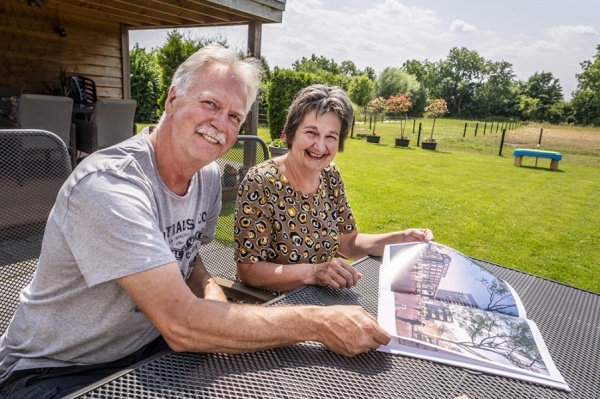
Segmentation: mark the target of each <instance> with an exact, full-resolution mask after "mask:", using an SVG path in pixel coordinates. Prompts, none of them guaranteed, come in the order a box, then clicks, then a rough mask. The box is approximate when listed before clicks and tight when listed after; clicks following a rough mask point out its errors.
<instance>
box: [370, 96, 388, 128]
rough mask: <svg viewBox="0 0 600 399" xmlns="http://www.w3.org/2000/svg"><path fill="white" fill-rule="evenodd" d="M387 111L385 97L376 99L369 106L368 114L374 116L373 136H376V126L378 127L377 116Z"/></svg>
mask: <svg viewBox="0 0 600 399" xmlns="http://www.w3.org/2000/svg"><path fill="white" fill-rule="evenodd" d="M386 110H387V102H386V100H385V99H384V98H383V97H377V98H374V99H372V100H371V101H369V104H367V113H368V114H371V115H373V120H374V122H373V134H375V126H377V116H378V115H379V114H382V113H384V112H385V111H386Z"/></svg>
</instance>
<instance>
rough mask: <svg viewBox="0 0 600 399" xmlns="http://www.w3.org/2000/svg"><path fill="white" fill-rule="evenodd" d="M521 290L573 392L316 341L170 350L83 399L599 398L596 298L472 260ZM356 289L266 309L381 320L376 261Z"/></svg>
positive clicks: (309, 293) (320, 292)
mask: <svg viewBox="0 0 600 399" xmlns="http://www.w3.org/2000/svg"><path fill="white" fill-rule="evenodd" d="M476 262H477V263H479V264H481V265H482V266H484V267H485V268H487V269H488V270H490V271H491V272H492V273H494V274H496V275H497V276H498V277H500V278H502V279H504V280H506V281H507V282H509V283H510V284H511V285H512V286H513V287H514V289H515V290H516V291H517V292H518V293H519V296H520V297H521V299H522V301H523V303H524V305H525V308H526V310H527V311H528V317H529V318H530V319H532V320H534V321H535V322H536V324H537V325H538V326H539V328H540V330H541V332H542V336H543V337H544V340H545V342H546V344H547V346H548V348H549V351H550V353H551V355H552V357H553V359H554V361H555V363H556V365H557V367H558V369H559V370H560V371H561V373H562V374H563V376H564V377H565V379H566V380H567V382H568V384H569V385H570V387H571V389H572V390H573V391H572V392H571V393H567V392H563V391H559V390H556V389H552V388H547V387H542V386H538V385H535V384H531V383H527V382H523V381H518V380H513V379H510V378H504V377H499V376H494V375H488V374H479V373H474V372H471V371H468V370H465V369H461V368H456V367H450V366H446V365H442V364H438V363H435V362H430V361H425V360H419V359H413V358H409V357H404V356H399V355H391V354H387V353H382V352H378V351H372V352H369V353H366V354H362V355H359V356H355V357H353V358H345V357H342V356H338V355H336V354H334V353H332V352H330V351H328V350H327V349H325V348H324V347H323V346H322V345H320V344H318V343H313V342H306V343H301V344H297V345H293V346H289V347H284V348H278V349H273V350H267V351H261V352H256V353H249V354H242V355H224V354H192V353H173V352H168V353H167V354H165V355H162V356H160V357H158V358H155V359H153V360H151V361H148V362H145V363H144V364H141V365H140V366H138V367H137V368H135V369H133V370H132V371H128V372H126V373H124V374H123V375H121V376H119V377H117V378H115V379H112V380H110V379H109V380H108V381H105V382H103V383H101V384H99V385H98V386H97V387H96V388H95V389H93V390H92V391H88V392H87V393H85V394H83V395H82V396H80V397H82V398H114V397H132V398H455V397H458V396H461V395H466V396H468V397H469V398H470V399H475V398H535V399H538V398H582V399H583V398H585V399H590V398H598V397H600V354H599V353H600V351H599V349H600V348H599V343H600V327H599V324H600V323H599V320H598V319H599V314H600V296H599V295H598V294H595V293H591V292H587V291H584V290H580V289H577V288H573V287H569V286H566V285H562V284H559V283H556V282H553V281H550V280H545V279H542V278H538V277H535V276H532V275H528V274H526V273H522V272H518V271H515V270H511V269H507V268H504V267H502V266H498V265H494V264H491V263H488V262H484V261H478V260H476ZM355 265H356V266H357V268H358V269H359V270H361V271H363V273H364V277H363V279H362V280H361V281H360V283H359V284H358V286H357V287H355V288H353V289H351V290H340V291H335V290H332V289H328V288H322V287H315V286H309V287H304V288H302V289H299V290H296V291H294V292H292V293H290V294H289V295H287V296H285V297H283V298H282V299H280V300H277V301H276V302H275V303H272V304H271V306H286V305H296V304H314V305H323V306H324V305H332V304H341V303H343V304H358V305H360V306H363V307H364V308H365V309H367V310H368V311H369V312H370V313H372V314H373V315H376V314H377V297H378V269H379V265H380V262H379V261H378V260H377V259H373V258H368V259H364V260H362V261H359V262H357V263H356V264H355Z"/></svg>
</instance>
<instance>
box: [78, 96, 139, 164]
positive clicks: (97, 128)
mask: <svg viewBox="0 0 600 399" xmlns="http://www.w3.org/2000/svg"><path fill="white" fill-rule="evenodd" d="M136 106H137V102H136V101H135V100H119V99H106V98H99V99H98V101H97V102H96V105H95V106H94V112H93V113H92V116H91V118H90V121H89V122H88V121H86V120H81V119H74V120H73V123H75V126H76V127H77V129H76V130H77V149H78V150H79V151H83V152H85V153H87V154H91V153H92V152H94V151H97V150H100V149H102V148H106V147H110V146H111V145H114V144H117V143H120V142H121V141H123V140H126V139H128V138H130V137H132V136H133V135H134V134H135V133H136V132H135V123H134V118H135V108H136Z"/></svg>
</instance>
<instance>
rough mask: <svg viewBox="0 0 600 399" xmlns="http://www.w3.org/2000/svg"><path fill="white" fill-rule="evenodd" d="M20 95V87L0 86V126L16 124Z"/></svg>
mask: <svg viewBox="0 0 600 399" xmlns="http://www.w3.org/2000/svg"><path fill="white" fill-rule="evenodd" d="M19 97H21V89H19V88H18V87H0V126H13V125H16V123H17V121H16V119H17V106H18V101H19Z"/></svg>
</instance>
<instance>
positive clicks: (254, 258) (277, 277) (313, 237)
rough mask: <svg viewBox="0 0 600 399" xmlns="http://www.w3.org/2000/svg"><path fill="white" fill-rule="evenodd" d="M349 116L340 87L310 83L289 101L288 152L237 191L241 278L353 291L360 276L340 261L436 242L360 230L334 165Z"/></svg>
mask: <svg viewBox="0 0 600 399" xmlns="http://www.w3.org/2000/svg"><path fill="white" fill-rule="evenodd" d="M352 118H353V111H352V104H351V102H350V99H349V98H348V95H347V94H346V92H345V91H343V90H342V89H341V88H339V87H328V86H325V85H313V86H309V87H306V88H304V89H302V90H301V91H300V92H299V93H298V94H297V95H296V97H295V98H294V101H293V102H292V105H291V106H290V109H289V112H288V117H287V120H286V123H285V129H284V131H285V134H286V137H287V144H288V149H289V151H288V153H287V154H285V155H282V156H280V157H277V158H275V159H270V160H267V161H265V162H263V163H261V164H260V165H257V166H255V167H253V168H251V169H250V171H249V173H248V174H247V175H246V178H245V179H244V181H243V182H242V185H241V187H240V192H239V193H238V197H237V204H236V223H235V245H236V261H237V270H238V275H239V277H240V278H241V279H242V280H243V281H244V282H245V283H247V284H249V285H253V286H256V287H262V288H267V289H271V290H289V289H293V288H297V287H299V286H301V285H304V284H316V285H322V286H330V287H332V288H334V289H339V288H350V287H353V286H355V285H356V283H357V282H358V280H359V279H360V278H361V277H362V276H361V274H360V273H358V272H357V271H356V270H355V269H354V268H353V267H352V266H351V265H350V264H348V262H346V261H345V260H344V259H342V258H347V259H359V258H362V257H364V256H367V255H376V256H380V255H382V254H383V249H384V247H385V245H386V244H393V243H402V242H415V241H432V240H433V233H432V232H431V231H430V230H426V229H408V230H404V231H397V232H393V233H387V234H363V233H359V232H358V229H357V227H356V222H355V220H354V216H353V214H352V210H351V208H350V205H349V204H348V201H347V199H346V190H345V188H344V183H343V180H342V177H341V175H340V171H339V169H338V167H337V166H336V165H335V164H334V163H333V162H332V161H333V158H334V157H335V155H336V153H337V152H338V151H343V149H344V141H345V140H346V138H347V137H348V131H349V129H350V125H351V123H352ZM340 257H341V258H340Z"/></svg>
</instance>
